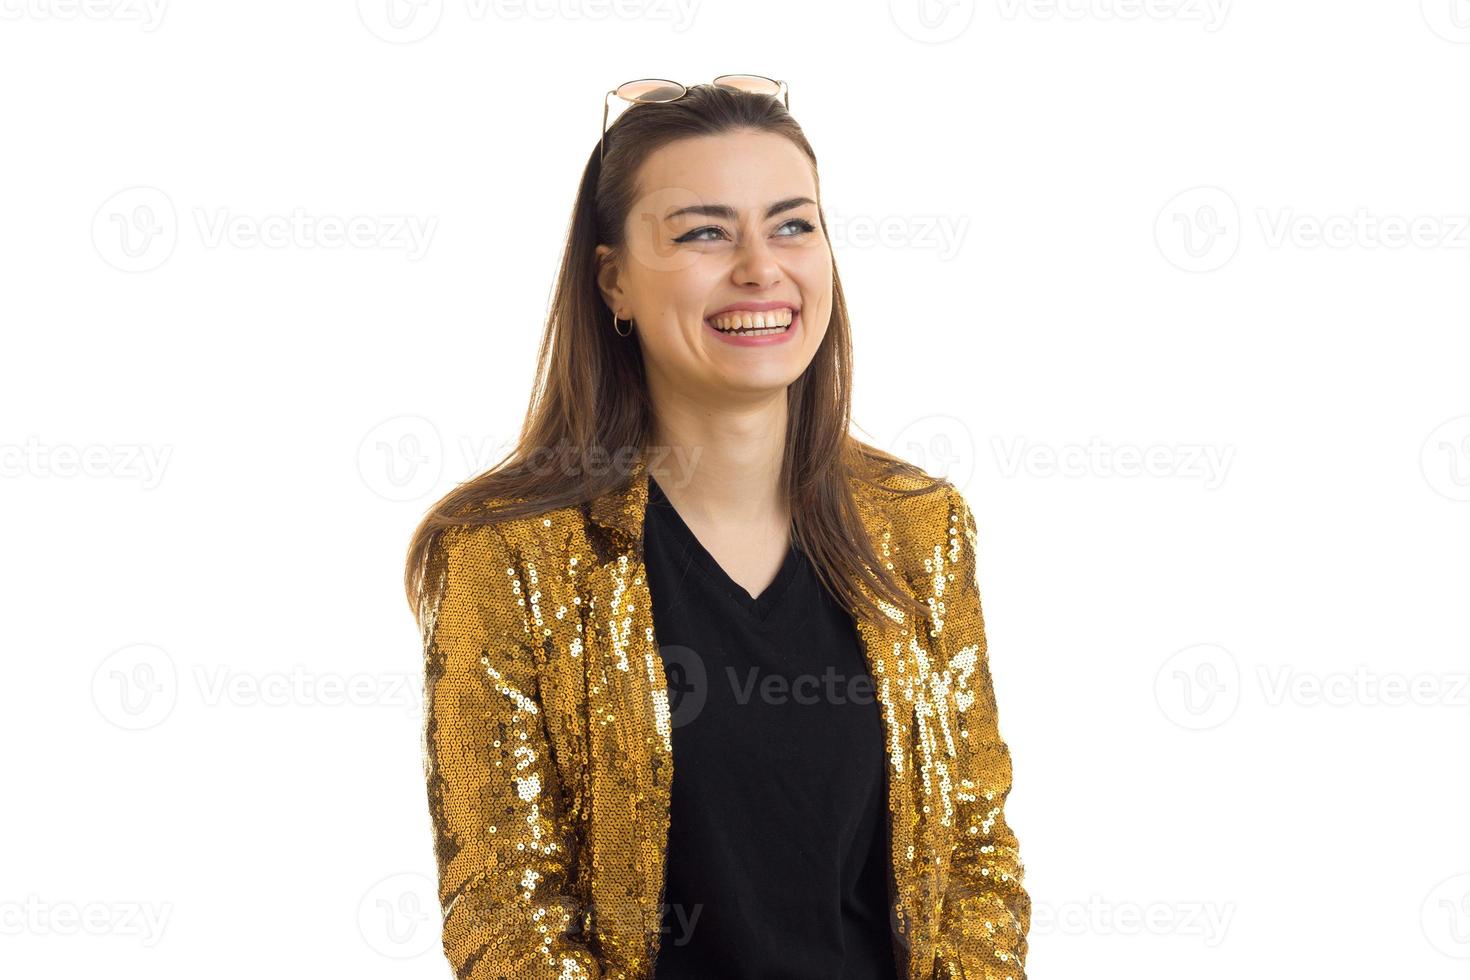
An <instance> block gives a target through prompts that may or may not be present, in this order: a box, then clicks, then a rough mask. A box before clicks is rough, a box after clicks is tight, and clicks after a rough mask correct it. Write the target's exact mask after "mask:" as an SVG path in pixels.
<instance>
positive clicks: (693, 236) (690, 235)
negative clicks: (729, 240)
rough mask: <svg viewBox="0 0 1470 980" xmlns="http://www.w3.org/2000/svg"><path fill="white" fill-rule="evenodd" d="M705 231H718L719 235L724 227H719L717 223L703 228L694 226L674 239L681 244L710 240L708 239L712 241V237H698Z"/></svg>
mask: <svg viewBox="0 0 1470 980" xmlns="http://www.w3.org/2000/svg"><path fill="white" fill-rule="evenodd" d="M707 231H715V232H719V233H720V234H721V235H723V234H724V233H725V229H723V228H721V227H719V226H718V225H706V226H704V227H703V228H695V229H694V230H693V231H686V232H685V233H684V234H682V235H680V236H679V237H678V238H676V239H674V241H676V242H679V243H681V244H682V243H683V242H710V241H714V239H712V238H701V237H700V236H701V235H703V234H704V233H705V232H707Z"/></svg>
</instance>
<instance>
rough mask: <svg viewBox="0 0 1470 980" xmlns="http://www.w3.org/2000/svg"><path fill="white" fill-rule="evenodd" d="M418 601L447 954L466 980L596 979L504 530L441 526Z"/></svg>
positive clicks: (427, 759)
mask: <svg viewBox="0 0 1470 980" xmlns="http://www.w3.org/2000/svg"><path fill="white" fill-rule="evenodd" d="M423 595H424V599H423V600H422V605H421V608H420V626H421V629H422V632H423V638H424V685H425V686H424V693H425V699H424V706H425V725H424V753H425V756H424V771H425V776H426V778H427V782H428V795H429V812H430V816H431V817H432V820H433V824H434V835H435V854H436V862H437V865H438V893H439V902H440V907H441V910H442V912H443V943H444V953H445V955H446V956H447V957H448V959H449V962H450V965H451V966H453V967H454V972H455V975H456V976H457V977H459V978H460V980H502V978H503V980H542V978H545V980H552V978H557V980H567V978H578V980H600V978H601V976H602V968H601V966H600V964H599V963H598V959H597V957H596V956H594V955H593V953H592V952H591V951H590V950H589V949H588V947H587V945H586V944H585V943H584V942H582V941H580V939H579V937H578V935H577V933H578V932H579V929H580V918H581V913H582V906H581V904H580V903H579V902H578V901H577V900H576V899H575V898H574V897H573V896H572V895H571V894H570V891H569V888H568V868H569V866H571V858H570V856H569V855H570V851H569V848H570V847H571V846H572V843H573V838H572V828H570V827H568V826H567V825H566V823H565V816H564V810H563V806H562V794H561V789H560V786H559V784H558V781H557V773H556V767H555V765H554V763H553V761H552V759H551V755H550V751H549V745H548V740H547V737H546V729H545V726H544V724H543V717H542V709H541V706H540V702H539V692H538V684H537V669H536V657H535V655H534V653H533V649H534V648H533V644H532V634H531V631H530V628H529V625H528V624H529V620H528V617H527V612H526V605H525V597H524V594H523V591H522V588H521V583H520V577H519V575H518V573H517V570H516V568H515V565H514V562H513V560H512V556H511V554H510V551H509V549H508V548H507V546H506V543H505V540H504V537H503V535H502V534H501V533H500V532H499V531H498V530H497V529H496V528H495V527H493V526H479V527H471V528H461V527H455V528H449V529H447V530H445V531H442V532H440V534H439V535H438V537H437V538H436V539H435V540H434V543H433V544H432V546H431V547H430V549H429V554H428V559H427V562H426V564H425V566H424V590H423Z"/></svg>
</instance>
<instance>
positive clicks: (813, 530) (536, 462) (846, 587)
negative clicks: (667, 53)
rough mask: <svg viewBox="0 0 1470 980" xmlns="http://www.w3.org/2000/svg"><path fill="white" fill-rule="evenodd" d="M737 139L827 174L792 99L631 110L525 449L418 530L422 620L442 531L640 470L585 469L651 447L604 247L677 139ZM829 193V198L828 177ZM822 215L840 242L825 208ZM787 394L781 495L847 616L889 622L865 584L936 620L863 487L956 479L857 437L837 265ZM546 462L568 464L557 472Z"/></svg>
mask: <svg viewBox="0 0 1470 980" xmlns="http://www.w3.org/2000/svg"><path fill="white" fill-rule="evenodd" d="M737 129H750V130H758V131H763V132H768V133H774V134H777V135H780V136H784V137H786V138H787V139H789V140H791V142H792V143H794V144H795V145H796V146H797V147H798V148H800V149H801V151H802V152H803V153H805V154H806V156H807V158H808V159H809V160H810V161H811V166H812V172H813V176H814V177H815V176H816V170H817V156H816V153H815V152H813V150H812V148H811V145H810V144H809V143H808V142H807V140H806V136H805V135H804V134H803V133H802V130H801V127H800V126H799V125H797V122H796V120H795V119H793V118H792V116H791V115H790V113H788V112H787V111H786V108H785V107H784V106H783V105H782V104H781V102H780V101H779V100H777V99H775V98H773V97H771V96H768V95H756V94H751V93H745V92H736V91H731V90H729V89H721V88H716V87H714V86H712V85H695V86H692V87H691V88H690V89H689V93H688V94H687V95H686V96H684V97H683V98H681V99H679V100H677V101H674V102H665V103H647V104H639V105H634V106H632V107H631V108H629V109H627V110H626V111H625V112H623V113H622V114H621V115H620V116H619V117H618V118H617V120H616V121H615V122H614V123H613V125H612V126H611V127H610V128H609V129H608V131H607V135H606V144H605V146H604V150H603V156H602V158H601V160H599V154H598V149H597V148H596V147H594V148H593V150H592V154H591V156H590V157H589V159H588V161H587V166H586V168H585V169H584V170H583V171H582V182H581V186H580V187H579V188H578V189H577V200H576V203H575V205H574V207H573V211H572V220H571V227H570V230H569V232H568V235H567V243H566V248H565V250H564V251H563V253H562V261H561V270H560V273H559V274H558V277H557V282H556V289H555V293H554V296H553V299H552V304H551V310H550V313H549V315H548V318H547V323H546V329H545V332H544V333H543V334H542V337H541V346H540V351H539V353H538V356H537V367H536V379H535V383H534V385H533V388H532V392H531V399H530V405H529V408H528V410H527V412H526V417H525V420H524V422H523V423H522V426H521V432H520V436H519V439H518V441H517V445H516V447H515V449H514V450H513V451H512V452H511V453H510V454H509V455H508V456H506V458H505V459H503V460H502V461H501V462H499V463H498V464H496V465H495V466H493V467H491V468H490V469H489V470H487V471H485V472H484V473H481V474H479V475H477V476H475V477H473V478H472V479H470V480H467V481H466V482H464V483H461V484H460V485H459V486H457V487H455V488H454V489H453V490H452V491H450V492H449V493H448V494H446V495H445V496H444V497H443V498H442V499H440V500H439V501H438V502H437V503H435V504H434V506H433V507H431V508H430V510H429V512H428V513H427V515H426V516H425V517H424V519H423V520H422V521H421V522H420V524H419V526H418V527H417V529H415V531H414V533H413V538H412V541H411V543H410V546H409V550H408V560H407V564H406V568H405V570H404V588H405V590H406V591H407V593H408V599H409V604H410V605H411V606H412V607H413V609H414V611H415V615H417V614H418V611H419V608H420V599H421V598H422V595H421V593H422V588H423V570H424V561H425V559H426V557H427V556H428V553H429V551H430V549H431V546H432V544H433V540H434V537H435V535H437V534H439V533H441V532H442V531H443V530H444V529H445V528H447V527H451V526H457V525H465V524H472V523H494V522H499V521H504V520H510V519H513V518H517V517H525V516H531V515H536V514H542V513H545V512H547V511H551V510H555V509H557V508H561V507H567V506H576V505H580V504H584V503H586V502H588V501H590V500H592V499H594V498H595V497H598V496H600V495H602V494H603V493H605V492H607V491H609V490H612V489H616V488H617V487H618V486H620V485H621V484H622V483H623V482H624V481H625V480H626V473H625V472H620V471H619V470H618V468H617V466H616V465H613V466H606V465H593V466H589V465H583V464H585V463H586V462H587V461H596V460H610V461H615V460H618V459H620V458H626V457H627V456H628V455H629V454H628V453H627V452H626V449H628V448H630V447H631V448H633V449H634V450H642V449H644V448H646V447H649V446H650V441H651V438H652V433H653V431H654V430H653V425H652V422H653V419H652V406H651V404H650V401H649V397H648V388H647V382H646V380H645V376H644V369H643V359H642V354H641V353H640V351H639V348H638V345H637V344H636V343H631V342H629V341H628V340H625V339H624V338H622V337H620V336H618V335H617V334H615V333H614V332H613V329H612V310H611V309H609V308H608V306H607V304H606V302H605V301H604V300H603V298H602V293H601V291H600V290H599V289H598V285H597V279H596V274H597V266H598V263H597V254H596V247H597V245H598V244H606V245H610V246H612V247H613V248H614V250H617V249H619V248H621V247H622V246H623V244H624V228H625V222H626V219H627V217H628V212H629V210H630V208H631V207H632V206H633V203H634V201H635V200H636V199H637V197H638V194H639V193H640V190H639V188H638V186H637V174H638V171H639V168H640V167H641V166H642V164H643V162H644V160H645V159H647V158H648V156H649V155H650V154H651V153H653V152H654V151H656V150H658V149H659V148H660V147H662V146H664V145H665V144H668V143H670V142H673V141H674V140H678V139H686V138H689V137H695V136H709V135H716V134H720V133H724V132H727V131H730V130H737ZM817 186H818V188H819V193H818V195H817V198H818V200H819V201H820V199H821V194H820V186H821V185H820V180H818V183H817ZM818 216H819V219H820V221H821V223H822V233H823V235H826V234H827V222H826V216H825V214H823V212H822V211H821V209H820V206H819V208H818ZM786 398H787V428H786V445H785V453H784V458H783V461H782V465H781V474H780V486H781V492H782V493H784V494H785V495H786V499H787V501H788V502H789V504H790V508H791V514H792V535H793V537H794V540H795V541H796V543H797V545H798V546H799V547H800V548H801V549H802V550H803V551H804V552H805V553H806V555H807V556H808V558H809V559H810V561H811V563H812V565H813V566H814V567H815V569H816V571H817V573H818V577H819V579H820V580H821V581H822V583H823V584H824V586H825V587H826V588H827V589H828V590H829V591H830V592H831V593H832V594H833V595H834V597H836V598H838V599H839V600H840V601H842V602H843V603H844V604H846V605H847V607H848V608H849V609H852V610H853V611H858V610H861V611H863V612H865V613H867V614H868V615H880V614H881V612H880V610H879V609H878V608H877V607H876V606H875V605H874V604H873V603H871V602H870V601H868V599H867V597H866V596H865V595H864V594H863V592H862V591H861V590H860V589H859V588H858V583H859V582H864V583H866V584H867V585H868V587H869V588H871V589H872V590H873V591H874V592H875V593H876V594H877V595H878V596H879V598H881V599H883V600H885V601H887V602H889V603H892V604H893V605H894V606H897V607H898V608H900V609H903V610H905V611H906V612H908V613H911V614H914V615H922V612H923V610H922V608H921V607H920V606H919V605H918V604H917V603H916V602H915V601H914V600H913V598H912V597H911V596H910V595H909V594H908V593H907V592H906V590H905V589H903V588H902V587H901V586H900V585H899V584H898V583H897V582H896V580H895V579H894V577H893V575H892V573H891V572H890V571H889V569H888V568H887V567H886V566H885V563H884V561H883V560H881V559H880V558H879V557H878V556H877V554H876V551H875V548H874V544H873V542H871V541H870V540H869V538H868V535H867V533H866V531H865V529H864V525H863V522H862V520H861V518H860V514H859V511H858V509H857V504H856V500H855V496H854V481H860V482H862V483H864V484H866V485H867V486H869V487H873V488H877V489H878V490H879V491H881V492H886V493H891V494H895V495H902V496H910V495H914V494H918V493H928V492H931V491H933V490H935V489H937V488H938V487H939V486H940V485H942V484H943V483H944V481H943V480H936V479H935V478H933V477H931V476H929V475H928V474H927V473H925V472H924V471H923V470H921V469H920V468H918V467H916V466H914V465H913V464H911V463H908V462H907V461H905V460H903V459H900V458H899V457H896V456H894V455H892V454H890V453H887V452H885V451H883V450H881V449H878V448H877V447H875V446H872V445H869V444H868V443H865V442H862V441H861V440H859V439H857V438H856V437H854V436H853V435H852V434H851V433H850V431H849V430H850V426H851V408H852V333H851V329H850V325H849V322H848V316H847V305H846V303H845V301H844V299H843V295H842V283H841V280H840V279H839V277H838V275H837V271H836V266H835V265H834V267H833V272H832V315H831V319H830V320H829V321H828V324H827V333H826V336H825V337H824V338H823V340H822V343H821V345H820V346H819V347H818V348H817V352H816V354H815V356H814V357H813V358H812V362H811V364H810V365H808V366H807V369H806V371H804V372H803V373H802V375H801V377H799V378H797V379H796V380H795V381H794V382H792V384H791V385H790V386H789V387H788V388H787V395H786ZM620 450H621V451H620ZM548 456H550V457H552V458H556V459H561V460H563V461H564V464H563V465H547V460H548ZM568 460H570V461H572V462H571V463H566V462H565V461H568ZM895 476H896V477H898V479H896V480H894V479H891V478H892V477H895Z"/></svg>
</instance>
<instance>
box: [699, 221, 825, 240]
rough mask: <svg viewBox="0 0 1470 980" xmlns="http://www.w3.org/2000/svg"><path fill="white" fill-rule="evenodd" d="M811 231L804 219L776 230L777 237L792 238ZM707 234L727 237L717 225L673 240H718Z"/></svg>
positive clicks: (814, 227) (814, 226)
mask: <svg viewBox="0 0 1470 980" xmlns="http://www.w3.org/2000/svg"><path fill="white" fill-rule="evenodd" d="M788 228H790V229H792V230H791V231H789V232H787V231H786V229H788ZM813 231H816V225H814V224H812V223H811V222H810V221H808V220H806V219H805V218H792V219H791V220H790V221H787V222H785V223H784V224H782V225H781V227H780V228H779V229H777V237H778V238H794V237H796V236H797V235H805V234H809V233H810V232H813ZM707 233H708V234H712V235H718V236H720V237H721V238H725V237H729V236H727V235H726V234H725V229H723V228H721V227H720V226H719V225H705V226H704V227H703V228H695V229H693V230H691V231H686V232H685V233H684V234H682V235H680V236H679V237H678V238H676V239H674V241H675V242H676V243H677V244H680V245H682V244H684V243H685V242H712V241H717V240H718V239H716V238H709V237H705V236H706V234H707Z"/></svg>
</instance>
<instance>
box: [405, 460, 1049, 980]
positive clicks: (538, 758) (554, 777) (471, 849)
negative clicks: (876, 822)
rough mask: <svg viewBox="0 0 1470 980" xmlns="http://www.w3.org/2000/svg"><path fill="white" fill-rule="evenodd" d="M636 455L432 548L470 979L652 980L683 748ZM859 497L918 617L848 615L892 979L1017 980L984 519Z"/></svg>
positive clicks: (1012, 863)
mask: <svg viewBox="0 0 1470 980" xmlns="http://www.w3.org/2000/svg"><path fill="white" fill-rule="evenodd" d="M646 465H647V460H646V457H644V456H639V457H638V458H637V459H636V461H635V463H634V465H633V467H632V468H631V469H630V471H629V479H628V480H627V481H626V482H625V483H624V484H623V485H622V486H620V487H619V488H617V489H616V490H614V491H611V492H609V493H607V494H605V495H603V496H602V497H599V498H597V499H596V500H594V501H591V502H590V503H589V504H587V505H584V506H582V507H566V508H562V509H559V510H555V511H551V512H548V513H546V514H543V515H539V516H535V517H524V518H518V519H513V520H508V521H503V522H500V523H498V524H495V525H491V526H485V525H481V526H476V527H462V528H453V529H450V530H447V531H445V532H444V533H443V534H441V535H440V537H439V538H438V539H437V541H436V542H435V545H434V547H433V548H432V549H431V551H430V555H429V562H428V565H427V567H426V575H425V583H426V590H425V601H424V606H423V608H422V611H421V616H420V621H421V626H422V629H423V640H424V657H425V694H426V700H425V705H426V717H425V728H424V752H425V755H424V765H425V775H426V778H427V784H428V796H429V810H430V815H431V817H432V821H433V826H434V832H435V837H436V859H437V867H438V892H439V900H440V905H441V909H442V912H443V946H444V953H445V955H446V957H447V958H448V960H449V962H450V964H451V965H452V966H453V968H454V970H455V973H456V975H457V976H458V977H460V978H463V980H498V978H503V980H533V978H534V980H596V978H605V980H648V978H650V977H651V976H652V973H653V965H654V963H655V960H656V957H657V952H658V944H659V940H660V938H661V934H660V932H659V928H660V919H661V917H660V906H661V904H662V900H663V895H664V889H663V884H664V867H665V864H664V862H665V859H666V856H667V843H668V829H669V794H670V788H671V785H672V779H673V762H672V760H673V753H672V740H671V732H670V715H669V700H668V695H667V686H666V681H665V677H664V670H663V664H662V660H661V658H660V656H659V653H658V642H657V640H656V638H655V636H654V627H653V621H652V614H651V610H652V603H651V600H650V596H649V590H648V583H647V577H646V575H645V569H644V565H643V560H642V551H641V541H642V526H643V515H644V511H645V508H646V506H647V502H648V479H647V470H646ZM900 480H901V478H898V477H894V478H892V481H893V485H894V486H900V485H901V483H900ZM858 503H859V508H860V510H861V512H862V514H863V521H864V524H865V526H866V527H867V529H868V532H869V534H870V535H871V536H872V540H873V542H874V545H875V547H876V549H877V552H878V554H879V556H880V557H881V558H882V559H883V561H884V562H885V563H886V564H887V565H888V567H889V569H890V570H891V571H893V572H894V573H895V575H896V576H897V577H898V579H899V581H900V582H902V583H903V584H905V586H906V587H907V588H909V589H910V590H911V591H912V593H913V594H914V595H915V596H916V597H917V598H918V599H919V600H920V601H921V603H923V605H924V606H925V608H926V609H927V610H928V612H927V615H926V616H925V617H924V618H923V619H922V620H920V621H915V619H914V618H913V617H912V616H906V615H904V614H903V613H902V612H901V611H900V610H898V609H895V608H894V607H892V606H891V605H888V604H886V603H885V604H883V608H884V611H885V615H883V616H881V617H864V616H861V615H857V614H855V617H856V621H857V628H858V634H859V636H860V638H861V641H862V643H863V646H864V651H865V655H866V657H867V659H868V664H869V671H870V673H871V674H872V677H873V681H874V685H875V695H876V698H877V700H878V703H879V708H880V715H881V717H882V722H883V731H884V750H885V755H886V757H887V773H888V779H887V786H888V815H887V816H888V821H887V825H888V840H889V858H890V866H889V872H890V873H889V887H890V908H889V911H890V921H891V924H892V939H893V948H894V954H895V957H896V961H897V962H898V964H899V965H900V975H901V976H904V977H906V978H908V980H1025V975H1026V974H1025V958H1026V948H1027V938H1026V937H1027V932H1028V930H1029V927H1030V921H1031V902H1030V899H1029V897H1028V895H1027V893H1026V891H1025V889H1024V887H1023V874H1024V869H1023V866H1022V863H1021V859H1020V854H1019V849H1018V845H1017V840H1016V836H1015V834H1014V833H1013V832H1012V830H1011V828H1010V827H1009V826H1008V825H1007V823H1006V821H1005V816H1004V810H1003V807H1004V803H1005V800H1006V796H1007V794H1008V793H1009V792H1010V788H1011V760H1010V753H1009V750H1008V748H1007V746H1006V744H1005V742H1004V741H1002V739H1001V737H1000V733H999V730H998V726H997V715H996V705H995V695H994V691H993V689H992V685H991V677H990V669H989V661H988V657H987V652H986V643H985V624H984V619H983V614H982V611H981V604H980V595H979V589H978V584H977V580H976V565H975V548H976V529H975V520H974V516H973V514H972V513H971V511H970V508H969V506H968V505H967V503H966V502H965V500H964V498H963V497H962V496H961V495H960V493H959V492H958V491H957V490H956V489H955V488H954V487H952V486H949V485H946V486H945V487H943V488H942V489H941V490H940V491H936V492H935V493H932V494H926V495H920V496H917V497H914V498H911V499H907V500H905V499H903V498H891V497H888V496H887V495H883V494H880V493H879V492H877V491H873V490H870V489H868V488H860V489H859V500H858ZM833 761H834V764H840V762H841V760H833Z"/></svg>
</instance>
